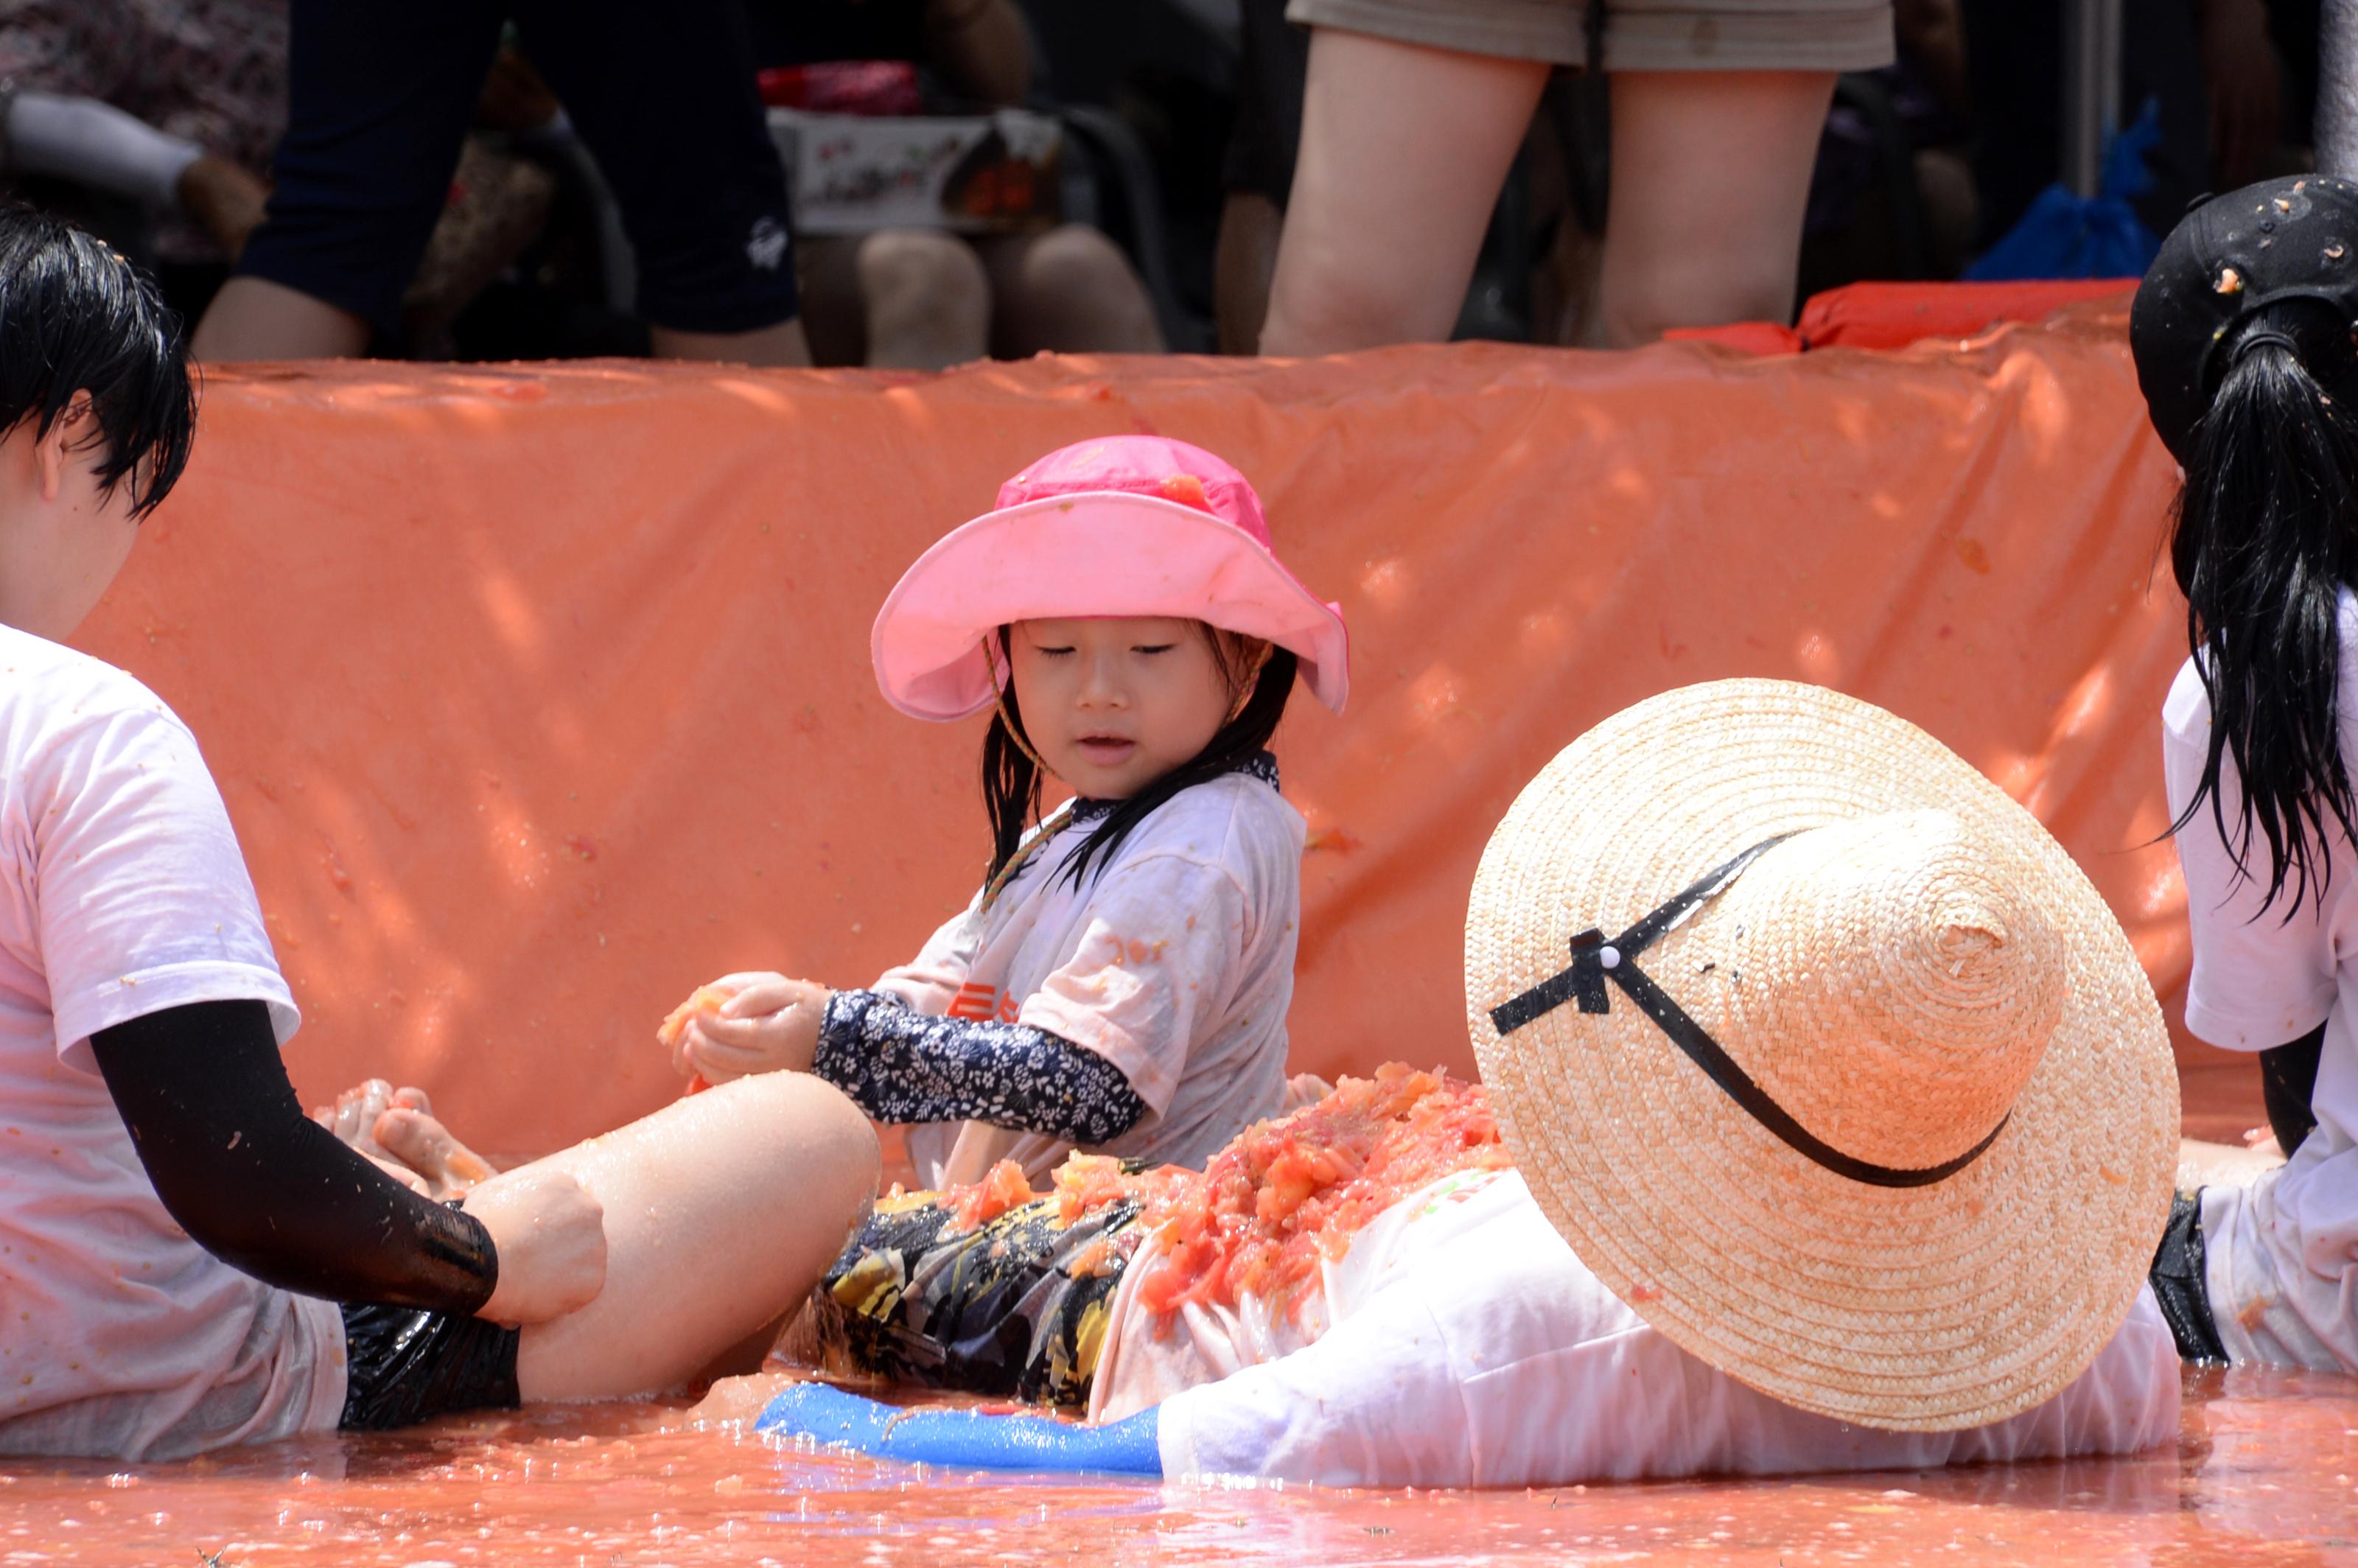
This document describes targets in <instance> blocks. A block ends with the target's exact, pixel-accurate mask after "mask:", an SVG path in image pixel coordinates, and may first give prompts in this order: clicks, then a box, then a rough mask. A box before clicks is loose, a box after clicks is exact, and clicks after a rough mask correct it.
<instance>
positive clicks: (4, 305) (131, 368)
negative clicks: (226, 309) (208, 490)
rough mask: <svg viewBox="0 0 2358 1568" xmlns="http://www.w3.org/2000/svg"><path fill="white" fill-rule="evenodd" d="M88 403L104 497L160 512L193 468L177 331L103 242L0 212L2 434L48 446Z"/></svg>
mask: <svg viewBox="0 0 2358 1568" xmlns="http://www.w3.org/2000/svg"><path fill="white" fill-rule="evenodd" d="M84 392H86V393H88V394H89V395H90V406H91V413H92V418H93V420H94V422H95V424H96V426H97V428H96V429H94V430H93V431H92V433H91V435H90V436H89V438H87V439H86V440H83V441H81V442H78V443H77V449H88V448H92V447H96V448H97V449H99V458H98V482H99V487H100V489H101V490H102V491H103V492H105V493H107V494H110V495H111V494H113V493H114V490H115V487H116V486H118V485H121V484H123V483H124V482H126V481H127V482H128V483H129V484H130V486H131V501H132V515H133V516H134V517H144V516H146V514H148V513H150V512H152V511H154V510H155V509H156V506H157V503H160V502H161V501H162V500H163V499H164V497H165V496H167V495H168V494H170V493H171V491H172V486H173V485H174V484H175V483H177V482H178V480H179V477H180V470H183V469H184V468H186V467H187V466H188V462H189V447H190V445H191V444H192V443H193V442H194V440H195V438H196V426H197V398H196V389H195V387H194V386H193V385H192V384H190V382H189V362H188V349H187V345H186V343H185V342H184V341H183V338H182V334H181V330H180V319H179V318H178V316H177V315H176V314H175V313H174V312H173V311H172V310H171V308H169V307H168V306H166V305H165V303H164V300H163V297H162V296H160V295H159V294H157V291H156V285H155V284H154V282H153V281H152V280H150V279H149V278H148V277H146V276H145V275H143V274H142V273H141V272H140V271H139V270H138V269H137V268H135V267H134V266H133V265H131V264H130V263H129V262H127V261H125V260H124V259H123V258H122V257H121V256H119V255H117V254H115V253H114V251H112V250H110V249H109V248H108V247H107V246H106V245H105V244H104V243H103V242H101V241H99V240H96V239H93V238H92V237H91V236H90V235H88V234H86V233H84V232H81V230H79V229H76V228H73V227H71V226H70V225H69V224H66V223H64V222H59V220H58V219H56V218H53V217H50V216H49V214H47V213H45V212H38V211H34V210H33V209H31V208H29V207H23V206H16V205H5V206H0V434H5V433H6V432H10V431H14V430H16V428H18V427H20V426H23V425H24V424H26V423H27V421H30V422H31V426H32V430H33V433H34V435H35V437H36V438H38V437H43V436H47V435H48V434H49V431H50V430H51V429H52V428H53V427H55V426H56V425H57V422H58V420H59V418H60V417H61V416H63V415H64V414H65V412H66V410H67V408H68V407H69V406H70V405H71V404H72V402H73V398H74V395H75V394H76V393H84Z"/></svg>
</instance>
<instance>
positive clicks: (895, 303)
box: [851, 229, 990, 370]
mask: <svg viewBox="0 0 2358 1568" xmlns="http://www.w3.org/2000/svg"><path fill="white" fill-rule="evenodd" d="M851 271H852V276H853V278H854V280H855V286H856V288H857V291H858V295H859V304H860V315H861V319H862V320H863V322H864V324H865V325H864V335H865V337H866V340H867V356H866V362H867V363H869V364H871V365H873V366H876V367H878V368H879V369H884V370H940V369H942V368H943V367H944V366H945V365H954V364H964V363H966V362H968V361H969V360H979V359H980V358H982V357H983V355H985V354H987V353H989V352H990V277H989V276H987V275H986V274H985V273H984V271H983V268H982V262H981V259H980V258H979V257H978V256H977V255H976V254H974V248H973V247H972V246H970V245H968V243H966V242H965V241H964V240H961V239H959V238H958V237H957V235H955V234H946V233H943V232H940V231H939V230H936V229H880V230H878V231H877V232H875V233H872V234H863V235H861V236H860V240H859V241H858V248H857V249H856V250H855V251H854V252H853V254H852V266H851Z"/></svg>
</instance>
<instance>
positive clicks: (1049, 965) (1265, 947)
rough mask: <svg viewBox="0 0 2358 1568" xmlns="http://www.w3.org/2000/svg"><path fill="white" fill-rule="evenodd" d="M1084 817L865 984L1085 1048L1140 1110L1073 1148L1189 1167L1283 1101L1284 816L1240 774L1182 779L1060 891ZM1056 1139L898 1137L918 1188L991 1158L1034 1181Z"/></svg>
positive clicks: (1288, 843) (1294, 899) (1293, 893)
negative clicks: (1110, 1069)
mask: <svg viewBox="0 0 2358 1568" xmlns="http://www.w3.org/2000/svg"><path fill="white" fill-rule="evenodd" d="M1093 826H1094V823H1092V822H1089V821H1077V822H1073V823H1070V824H1068V825H1066V826H1065V827H1064V828H1063V829H1062V830H1061V831H1059V832H1058V833H1057V834H1056V835H1055V838H1052V839H1050V840H1049V841H1048V842H1047V843H1045V844H1044V845H1042V846H1041V847H1040V848H1039V849H1037V850H1036V851H1034V852H1033V855H1032V856H1031V858H1030V860H1029V861H1028V862H1027V863H1026V864H1025V866H1024V867H1023V869H1022V871H1021V872H1020V873H1019V874H1018V875H1017V876H1016V877H1015V878H1014V880H1013V881H1011V882H1009V883H1008V884H1007V886H1006V887H1005V888H1004V889H1003V890H1002V891H1001V893H1000V895H999V898H998V900H997V902H995V903H993V904H992V905H991V906H990V908H989V909H987V910H985V909H981V908H980V907H979V905H980V903H981V897H980V895H979V894H977V895H976V903H975V904H974V905H970V906H968V909H967V911H966V913H965V914H961V915H959V916H958V917H957V919H955V920H953V921H951V922H950V923H949V924H948V925H945V926H943V927H942V928H941V929H940V930H939V931H937V932H936V933H935V934H934V935H933V939H932V940H931V941H929V942H927V943H926V944H925V950H924V951H923V952H921V953H919V954H918V955H917V957H915V959H914V960H913V961H912V962H910V963H909V964H907V965H906V966H904V967H903V968H897V969H893V970H891V971H889V972H888V973H887V974H886V975H885V976H884V978H883V979H881V980H879V981H877V982H876V989H878V990H880V991H883V992H885V993H887V994H888V995H892V996H895V997H898V998H899V999H901V1000H903V1001H904V1002H906V1003H907V1004H908V1005H909V1006H911V1007H913V1008H914V1009H916V1010H917V1011H920V1012H926V1013H932V1014H935V1015H936V1016H941V1015H948V1016H953V1017H959V1018H974V1019H999V1020H1002V1021H1004V1022H1012V1023H1023V1024H1028V1025H1030V1026H1032V1027H1033V1028H1034V1029H1041V1030H1045V1031H1046V1032H1047V1033H1051V1034H1055V1035H1059V1036H1061V1037H1063V1038H1064V1039H1065V1040H1069V1041H1071V1042H1072V1043H1073V1044H1076V1045H1079V1046H1081V1047H1083V1048H1085V1049H1087V1050H1089V1051H1093V1052H1095V1053H1096V1054H1098V1055H1100V1056H1102V1057H1104V1058H1105V1059H1106V1060H1107V1061H1109V1062H1111V1063H1112V1064H1113V1065H1115V1066H1116V1067H1118V1068H1120V1070H1121V1074H1122V1076H1124V1077H1126V1078H1128V1079H1129V1080H1130V1091H1131V1092H1132V1093H1134V1094H1136V1095H1137V1096H1138V1098H1140V1099H1141V1100H1143V1101H1144V1102H1145V1103H1146V1108H1147V1115H1146V1117H1145V1119H1142V1120H1141V1121H1140V1122H1139V1124H1138V1125H1137V1126H1136V1127H1133V1128H1132V1129H1130V1130H1129V1131H1128V1132H1125V1133H1123V1134H1122V1135H1121V1136H1120V1138H1117V1139H1115V1140H1114V1141H1112V1142H1110V1143H1108V1144H1106V1145H1104V1146H1103V1147H1102V1148H1101V1149H1096V1150H1092V1151H1090V1152H1093V1153H1105V1154H1120V1155H1126V1156H1132V1157H1136V1158H1140V1159H1145V1160H1151V1161H1153V1162H1158V1163H1169V1164H1179V1165H1195V1166H1200V1165H1202V1164H1203V1163H1204V1162H1205V1161H1206V1160H1208V1159H1210V1158H1211V1157H1212V1155H1214V1154H1215V1153H1217V1152H1219V1150H1220V1147H1221V1146H1222V1145H1223V1144H1225V1143H1227V1142H1228V1140H1229V1139H1231V1138H1234V1137H1235V1136H1236V1135H1237V1134H1238V1133H1239V1132H1241V1131H1243V1130H1245V1129H1246V1128H1247V1127H1249V1126H1250V1125H1251V1124H1252V1123H1253V1122H1255V1121H1258V1120H1260V1119H1261V1118H1263V1117H1267V1116H1274V1115H1275V1114H1277V1112H1278V1110H1279V1108H1281V1107H1282V1105H1283V1104H1284V1100H1285V1012H1286V1009H1287V1008H1288V1007H1289V1006H1290V1005H1291V1004H1292V1002H1293V950H1294V944H1295V941H1296V937H1297V933H1296V931H1295V929H1294V928H1295V926H1296V925H1299V924H1300V920H1301V911H1302V844H1303V820H1302V816H1301V814H1300V813H1299V812H1297V811H1295V810H1294V809H1293V806H1289V805H1287V804H1286V802H1285V798H1284V796H1282V795H1279V794H1278V793H1277V791H1276V790H1275V789H1273V788H1272V787H1271V786H1270V785H1269V784H1265V783H1263V782H1262V781H1260V779H1258V778H1255V777H1253V776H1251V775H1250V774H1248V773H1230V774H1228V775H1227V776H1226V777H1224V778H1218V779H1214V780H1212V781H1211V782H1209V783H1207V784H1196V785H1195V786H1194V787H1192V788H1189V789H1184V790H1182V791H1180V792H1179V793H1178V794H1177V795H1174V796H1173V797H1172V798H1171V799H1170V800H1169V801H1167V802H1165V803H1164V804H1163V806H1160V807H1159V808H1157V809H1156V810H1155V811H1154V812H1152V814H1151V815H1149V816H1147V817H1146V819H1145V820H1144V821H1142V822H1141V823H1139V824H1138V826H1137V827H1135V828H1134V829H1132V831H1131V832H1130V837H1129V838H1126V839H1124V840H1123V842H1122V845H1121V849H1120V851H1119V852H1118V853H1116V854H1115V855H1114V856H1113V857H1112V859H1111V860H1109V861H1104V862H1100V864H1099V865H1098V866H1093V867H1092V868H1091V869H1090V873H1089V875H1088V877H1087V878H1086V879H1084V881H1083V883H1082V886H1081V887H1080V889H1079V890H1078V891H1076V890H1075V889H1074V888H1073V886H1072V881H1071V879H1070V878H1068V877H1066V876H1065V875H1064V874H1063V872H1062V870H1061V868H1062V867H1063V865H1064V861H1065V856H1066V855H1068V854H1069V853H1071V851H1072V850H1073V849H1074V848H1075V847H1076V846H1077V845H1078V844H1079V843H1080V841H1081V839H1082V838H1084V837H1086V836H1087V833H1088V832H1089V830H1090V828H1091V827H1093ZM1071 1150H1072V1145H1071V1144H1069V1143H1065V1142H1062V1141H1058V1140H1056V1139H1054V1138H1049V1137H1045V1136H1043V1135H1040V1134H1037V1133H1028V1132H1013V1131H1010V1130H1006V1129H1003V1128H997V1127H990V1126H987V1125H985V1124H983V1123H981V1122H972V1121H970V1122H965V1123H959V1124H936V1125H931V1126H925V1127H919V1128H914V1129H912V1130H911V1131H910V1134H909V1153H910V1157H911V1159H912V1161H913V1162H914V1164H915V1166H916V1170H917V1179H918V1181H919V1182H920V1183H921V1184H924V1185H925V1186H929V1187H942V1186H947V1185H950V1184H954V1183H961V1182H974V1181H979V1180H980V1179H981V1178H982V1176H983V1174H984V1173H986V1172H988V1171H989V1170H990V1167H991V1166H992V1165H993V1164H995V1163H997V1162H999V1161H1001V1160H1002V1159H1013V1160H1017V1161H1021V1162H1022V1164H1023V1167H1024V1169H1025V1170H1026V1171H1027V1172H1028V1173H1030V1175H1031V1177H1032V1180H1033V1182H1034V1183H1035V1184H1037V1183H1041V1182H1044V1180H1045V1179H1046V1177H1047V1174H1048V1173H1049V1172H1050V1171H1052V1170H1054V1169H1055V1167H1056V1166H1057V1165H1058V1164H1060V1163H1062V1162H1063V1161H1064V1158H1065V1155H1066V1154H1067V1153H1069V1152H1071Z"/></svg>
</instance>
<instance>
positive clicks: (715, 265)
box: [238, 0, 796, 334]
mask: <svg viewBox="0 0 2358 1568" xmlns="http://www.w3.org/2000/svg"><path fill="white" fill-rule="evenodd" d="M511 16H513V17H514V19H515V20H516V21H517V23H518V24H519V26H520V27H522V29H523V33H524V40H523V42H524V49H525V53H526V54H527V55H528V56H529V57H530V58H531V59H532V62H533V63H534V64H535V66H537V67H538V68H539V69H540V71H541V74H542V75H543V76H545V77H546V79H547V81H548V83H549V85H550V87H551V88H553V89H554V90H555V92H556V93H557V98H558V99H559V100H560V101H561V102H562V103H564V105H565V109H566V113H567V114H568V115H569V116H571V118H572V121H573V124H574V125H575V126H576V127H577V128H578V129H579V131H580V134H581V139H582V140H583V142H584V143H586V144H587V145H588V146H589V148H590V152H591V153H592V154H593V155H594V156H595V157H596V158H597V160H598V168H599V170H600V173H602V174H603V175H604V176H605V178H606V183H607V184H608V185H609V186H610V187H611V189H612V190H613V192H614V199H615V200H616V201H617V202H618V203H619V204H620V205H621V207H622V223H623V227H624V228H625V229H626V230H627V231H628V232H629V234H630V238H631V245H632V249H633V252H634V253H635V256H636V261H637V265H638V276H639V312H640V314H641V315H643V316H644V317H645V318H646V319H648V320H649V321H651V322H653V323H654V324H655V325H657V326H660V327H669V328H673V329H676V330H681V331H689V332H741V331H750V330H754V329H756V328H761V327H770V326H774V325H776V324H777V323H779V322H781V321H784V320H788V319H791V318H792V317H793V316H794V315H795V310H796V301H795V268H794V257H793V254H792V250H791V247H790V245H789V244H788V243H787V237H786V234H787V229H786V180H785V169H784V166H783V165H782V164H781V163H780V162H779V159H778V153H777V148H776V146H774V145H773V143H772V142H771V140H770V136H769V131H768V128H767V124H766V122H765V121H764V119H763V109H762V103H761V98H760V94H759V92H757V90H756V88H755V85H754V71H753V56H752V44H751V43H750V41H749V40H748V38H747V34H746V22H745V16H744V13H743V10H742V8H741V0H674V3H672V4H669V5H661V6H648V5H639V4H633V3H631V0H562V3H559V0H293V8H292V14H291V17H290V26H291V35H292V36H291V41H290V49H289V56H290V58H289V61H288V79H289V86H288V104H287V109H288V115H287V135H286V136H285V137H284V138H283V139H282V140H281V141H280V143H279V145H278V153H277V157H276V160H275V165H274V168H273V170H272V174H273V178H275V180H276V190H275V191H274V192H273V193H272V195H271V198H270V220H269V222H266V223H265V224H264V225H263V227H262V228H261V229H260V230H258V231H257V232H255V233H254V238H253V239H252V240H251V241H250V242H249V243H247V245H246V248H245V254H244V255H243V257H242V258H241V260H240V262H239V265H238V270H239V271H240V272H241V273H243V274H246V275H248V276H254V277H264V278H268V279H269V280H271V281H272V282H274V283H280V284H284V285H286V286H287V287H289V288H294V289H298V290H300V291H301V292H303V293H305V294H308V295H310V296H311V297H313V298H315V299H321V300H325V301H326V302H328V303H329V304H330V305H334V306H336V307H338V308H341V309H344V310H348V311H350V312H352V314H353V315H355V316H358V317H360V318H361V319H362V320H364V321H367V322H368V323H369V324H370V325H371V326H372V327H373V328H375V329H376V330H378V331H379V332H382V333H387V334H390V333H391V332H392V331H393V330H395V329H396V328H397V327H398V325H399V322H400V315H401V297H402V293H403V291H404V290H405V289H406V287H408V285H409V280H410V278H411V276H413V275H414V274H415V273H416V270H417V263H418V258H419V257H421V256H422V255H424V254H425V253H426V243H427V239H428V238H429V237H430V236H431V235H432V233H433V232H434V223H435V220H436V219H437V218H438V217H439V216H440V214H441V211H442V207H443V202H444V200H445V198H446V197H447V195H448V193H449V188H450V178H451V172H452V170H453V169H454V168H456V167H457V165H458V161H459V146H460V142H461V141H462V140H463V139H464V138H465V136H466V134H467V128H468V126H469V124H471V122H472V121H473V118H474V114H475V105H476V100H477V99H478V97H479V96H480V95H481V92H482V89H483V80H484V77H485V75H486V74H487V73H488V72H489V70H490V69H491V63H492V56H493V54H494V53H495V52H496V50H497V49H498V45H499V39H500V29H501V27H502V25H503V23H504V21H505V20H506V19H507V18H509V17H511Z"/></svg>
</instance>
